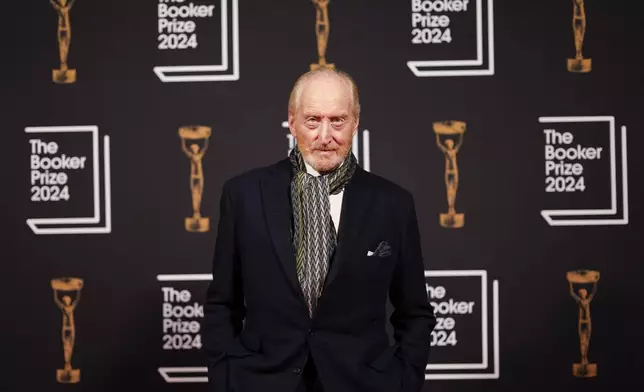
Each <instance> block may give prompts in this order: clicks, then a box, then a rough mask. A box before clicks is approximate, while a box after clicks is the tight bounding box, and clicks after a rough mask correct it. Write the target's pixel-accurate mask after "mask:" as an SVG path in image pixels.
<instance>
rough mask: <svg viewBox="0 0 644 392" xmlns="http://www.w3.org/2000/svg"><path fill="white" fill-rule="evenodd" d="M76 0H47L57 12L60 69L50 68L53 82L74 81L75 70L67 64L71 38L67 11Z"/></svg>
mask: <svg viewBox="0 0 644 392" xmlns="http://www.w3.org/2000/svg"><path fill="white" fill-rule="evenodd" d="M75 1H76V0H49V2H50V3H51V5H52V6H53V7H54V9H55V10H56V12H57V13H58V54H59V56H60V69H53V70H52V79H53V81H54V83H74V82H75V81H76V70H75V69H70V68H69V67H68V65H67V56H69V45H70V44H71V40H72V26H71V24H70V23H69V11H70V10H71V9H72V6H73V5H74V2H75Z"/></svg>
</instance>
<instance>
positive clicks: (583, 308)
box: [566, 270, 599, 377]
mask: <svg viewBox="0 0 644 392" xmlns="http://www.w3.org/2000/svg"><path fill="white" fill-rule="evenodd" d="M566 279H568V284H569V285H570V295H571V296H572V297H573V298H574V299H575V301H577V304H578V305H579V321H578V327H577V329H578V331H579V345H580V347H581V363H574V364H573V365H572V374H573V376H575V377H595V376H596V375H597V364H595V363H588V346H589V344H590V332H591V322H590V301H592V300H593V296H594V295H595V291H597V281H599V272H598V271H589V270H578V271H570V272H568V273H566ZM575 284H577V285H590V284H592V291H591V292H590V294H589V293H588V289H586V288H583V287H582V288H579V289H578V290H577V291H576V292H575V287H574V285H575Z"/></svg>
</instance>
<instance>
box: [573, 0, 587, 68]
mask: <svg viewBox="0 0 644 392" xmlns="http://www.w3.org/2000/svg"><path fill="white" fill-rule="evenodd" d="M572 4H573V13H572V31H573V33H574V36H575V52H576V53H575V58H574V59H568V71H570V72H582V73H585V72H590V70H591V68H592V67H591V59H585V58H584V56H583V55H582V54H581V48H582V46H583V45H584V34H586V11H585V10H584V0H572Z"/></svg>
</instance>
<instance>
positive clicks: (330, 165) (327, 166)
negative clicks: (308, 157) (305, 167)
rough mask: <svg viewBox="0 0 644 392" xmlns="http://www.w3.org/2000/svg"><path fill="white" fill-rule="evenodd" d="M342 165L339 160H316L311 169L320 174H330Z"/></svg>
mask: <svg viewBox="0 0 644 392" xmlns="http://www.w3.org/2000/svg"><path fill="white" fill-rule="evenodd" d="M341 163H342V161H341V160H338V159H316V160H315V162H313V165H311V167H313V168H314V169H315V170H316V171H317V172H318V173H328V172H331V171H333V170H335V169H336V168H337V167H338V166H340V164H341Z"/></svg>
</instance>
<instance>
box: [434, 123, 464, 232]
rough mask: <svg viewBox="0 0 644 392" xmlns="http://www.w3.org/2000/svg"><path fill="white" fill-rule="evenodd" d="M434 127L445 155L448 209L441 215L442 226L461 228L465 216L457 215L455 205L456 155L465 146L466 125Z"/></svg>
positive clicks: (438, 143) (448, 124) (435, 125)
mask: <svg viewBox="0 0 644 392" xmlns="http://www.w3.org/2000/svg"><path fill="white" fill-rule="evenodd" d="M433 127H434V132H435V133H436V144H437V145H438V148H439V149H440V150H441V151H442V152H443V154H445V187H446V188H447V208H448V209H447V213H446V214H440V224H441V226H443V227H446V228H454V229H457V228H461V227H463V225H464V224H465V214H463V213H457V212H456V208H455V207H454V205H455V204H456V192H457V191H458V164H457V162H456V155H457V154H458V151H459V150H460V148H461V145H462V144H463V134H464V133H465V123H464V122H463V121H439V122H435V123H433ZM454 139H458V140H457V141H455V140H454Z"/></svg>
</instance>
